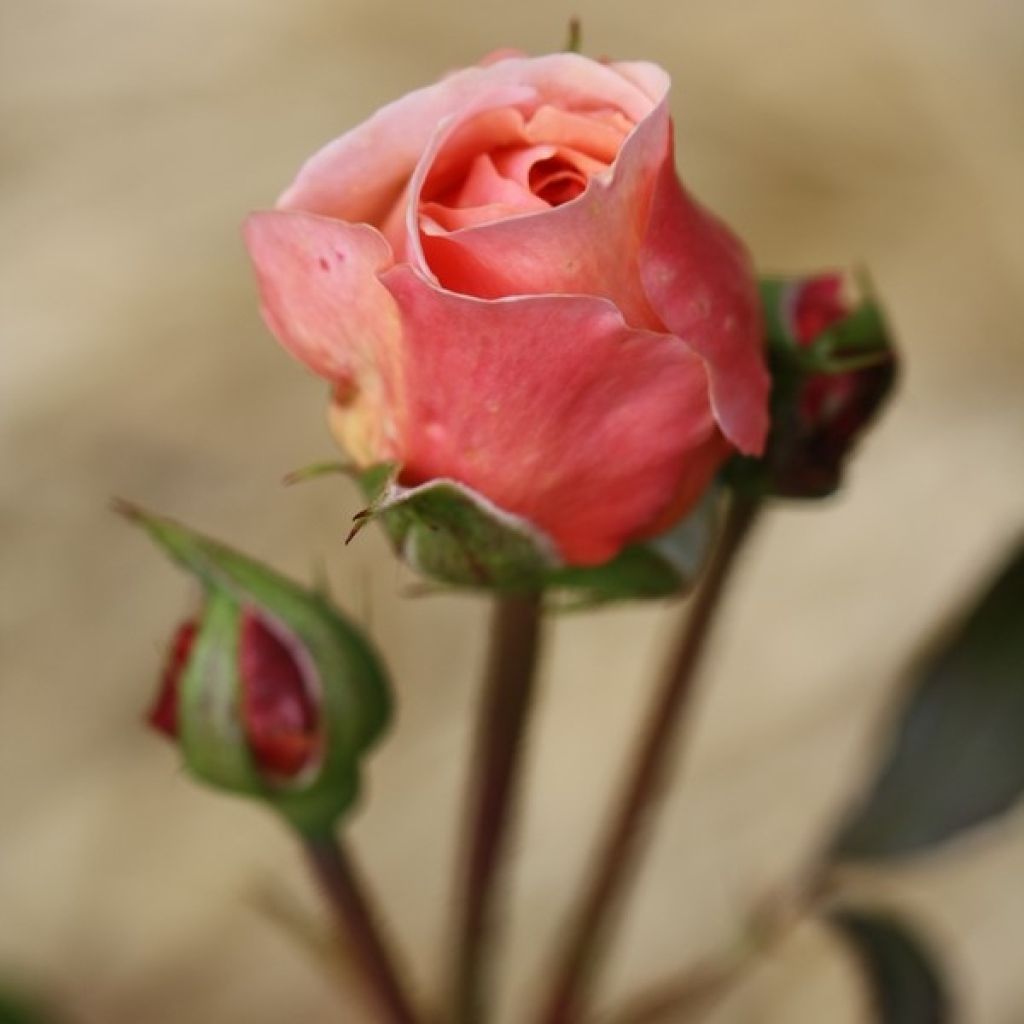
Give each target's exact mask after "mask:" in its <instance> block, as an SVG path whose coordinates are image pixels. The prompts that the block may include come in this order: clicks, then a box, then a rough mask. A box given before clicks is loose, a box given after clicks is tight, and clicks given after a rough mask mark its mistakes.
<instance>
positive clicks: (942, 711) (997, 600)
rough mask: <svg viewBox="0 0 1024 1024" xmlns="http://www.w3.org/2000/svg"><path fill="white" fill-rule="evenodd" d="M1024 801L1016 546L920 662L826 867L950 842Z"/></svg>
mask: <svg viewBox="0 0 1024 1024" xmlns="http://www.w3.org/2000/svg"><path fill="white" fill-rule="evenodd" d="M1022 792H1024V543H1022V544H1020V545H1019V546H1018V547H1017V549H1016V551H1015V552H1014V554H1013V555H1012V557H1011V558H1010V560H1009V562H1008V563H1007V564H1006V566H1005V567H1004V569H1003V570H1002V572H1000V573H999V575H998V576H997V578H996V579H995V581H994V582H993V583H992V584H991V585H990V586H989V588H988V589H987V590H986V592H985V593H984V594H983V595H982V597H981V599H980V600H979V601H978V602H977V603H976V604H975V605H974V607H973V610H972V611H971V612H970V613H969V614H968V615H967V616H966V618H965V619H964V620H963V621H962V622H961V624H960V625H959V626H958V627H957V628H956V629H954V630H953V632H952V633H951V634H948V635H947V637H946V638H945V639H944V640H943V641H942V642H941V643H940V645H939V646H938V648H937V649H936V650H934V651H933V652H932V653H931V654H930V655H929V656H926V657H925V658H924V659H923V661H922V663H921V666H920V668H919V670H918V672H917V673H916V678H915V682H914V685H913V687H912V689H911V691H910V693H909V695H908V697H907V699H906V700H905V701H904V703H903V706H902V707H901V708H900V710H899V712H898V714H897V716H896V722H895V724H894V726H893V728H892V730H891V733H890V735H889V737H888V739H887V741H886V743H885V754H884V757H883V759H882V767H881V770H880V772H879V773H878V776H877V778H876V779H875V781H874V782H873V783H872V785H871V786H870V787H869V789H868V792H867V796H866V797H865V799H864V800H863V802H862V803H861V804H860V806H859V807H858V808H856V809H855V811H854V813H853V814H852V815H851V816H850V818H849V819H848V820H847V821H846V823H845V824H844V825H843V827H842V828H841V829H840V831H839V835H838V838H837V839H836V841H835V843H834V845H833V848H832V856H833V859H837V860H875V859H879V858H885V857H892V856H898V855H901V854H908V853H914V852H916V851H919V850H924V849H927V848H928V847H930V846H933V845H934V844H936V843H941V842H944V841H945V840H948V839H951V838H953V837H954V836H956V835H957V834H958V833H960V832H962V831H963V830H965V829H969V828H971V827H973V826H975V825H979V824H981V823H983V822H986V821H988V820H990V819H992V818H994V817H995V816H997V815H999V814H1002V813H1003V812H1004V811H1006V810H1008V809H1009V808H1011V807H1012V806H1013V805H1014V804H1015V803H1016V802H1017V801H1018V800H1019V799H1020V796H1021V794H1022Z"/></svg>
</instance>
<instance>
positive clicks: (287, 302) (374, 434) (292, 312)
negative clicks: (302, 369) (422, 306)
mask: <svg viewBox="0 0 1024 1024" xmlns="http://www.w3.org/2000/svg"><path fill="white" fill-rule="evenodd" d="M245 240H246V244H247V245H248V247H249V255H250V256H251V258H252V261H253V265H254V266H255V268H256V277H257V280H258V282H259V287H260V296H261V299H262V312H263V317H264V319H265V320H266V322H267V326H268V327H269V328H270V329H271V331H273V333H274V334H275V335H276V336H277V338H278V340H279V341H280V342H281V344H282V345H284V347H285V348H286V349H288V351H289V352H291V353H292V355H294V356H296V357H297V358H299V359H300V360H302V362H304V363H305V364H306V365H307V366H308V367H310V369H312V370H313V371H315V372H316V373H318V374H320V376H322V377H325V378H327V380H329V381H331V383H332V384H334V385H335V388H336V408H338V409H340V410H341V416H340V422H341V433H342V435H343V438H344V443H345V447H346V449H347V450H348V452H349V454H350V455H351V456H352V457H353V458H354V459H356V461H358V462H359V463H361V464H369V463H372V462H377V461H382V460H387V459H390V458H392V457H393V456H394V454H395V441H396V437H397V433H398V426H397V424H396V423H395V421H394V416H395V414H396V413H395V411H396V410H397V409H399V408H400V399H399V393H400V388H401V362H400V351H399V350H400V346H401V338H402V331H401V324H400V322H399V318H398V310H397V308H396V307H395V303H394V300H393V299H392V298H391V295H390V293H389V292H388V290H387V289H386V288H385V287H384V286H383V285H382V284H381V283H380V280H379V279H378V277H377V274H378V272H379V271H381V270H383V269H385V268H386V267H387V266H389V265H390V263H391V252H390V250H389V248H388V244H387V242H385V241H384V239H383V238H381V236H380V235H379V234H378V233H377V232H376V231H375V230H373V228H369V227H366V226H365V225H362V224H343V223H341V222H340V221H333V220H327V219H325V218H323V217H314V216H312V215H310V214H305V213H255V214H252V215H251V216H250V217H249V219H248V220H247V221H246V225H245Z"/></svg>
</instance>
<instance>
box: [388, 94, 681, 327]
mask: <svg viewBox="0 0 1024 1024" xmlns="http://www.w3.org/2000/svg"><path fill="white" fill-rule="evenodd" d="M669 141H670V131H669V120H668V109H667V105H666V102H665V100H664V99H663V100H662V102H661V103H659V104H658V106H657V107H655V109H654V110H653V111H651V112H650V114H649V116H648V117H646V118H645V119H644V120H643V121H642V122H641V123H640V124H639V125H638V126H637V127H636V129H635V130H634V131H633V133H632V134H631V135H630V136H629V138H628V139H627V140H626V142H625V143H624V144H623V146H622V149H621V150H620V151H619V155H618V157H617V158H616V160H615V163H614V165H613V166H612V169H611V171H610V172H605V174H602V175H598V176H596V177H593V178H591V179H590V181H589V183H588V187H587V189H586V191H585V192H584V193H583V194H582V195H580V196H579V197H578V198H576V199H574V200H573V201H571V202H567V203H564V204H563V205H561V206H558V207H556V208H553V209H549V210H546V211H544V212H542V213H535V214H528V215H525V216H521V217H516V218H513V219H511V220H504V221H497V222H494V223H488V224H483V225H479V226H476V227H470V228H464V229H462V230H459V231H455V232H451V233H449V234H446V235H440V236H426V237H423V238H421V239H413V238H412V237H411V236H410V238H409V247H408V248H409V258H410V259H411V260H414V261H415V259H416V256H417V253H416V249H417V245H418V246H420V247H421V251H422V254H423V256H422V258H423V260H424V269H429V272H432V273H433V274H435V275H436V276H437V279H438V280H439V281H440V282H441V284H442V285H444V286H445V287H446V288H449V289H451V290H453V291H458V292H462V293H464V294H467V295H475V296H478V297H481V298H500V297H503V296H507V295H531V294H532V295H537V294H562V295H596V296H602V297H604V298H608V299H611V300H612V302H614V303H615V305H616V306H618V308H619V309H620V310H621V311H622V313H623V315H624V316H625V317H626V321H627V323H629V324H630V325H631V326H634V327H646V328H648V329H651V330H661V329H662V326H663V325H662V323H661V321H660V320H659V318H658V317H657V315H656V314H655V313H654V311H653V310H652V308H651V306H650V303H649V301H648V299H647V295H646V293H645V291H644V288H643V283H642V280H641V276H640V270H639V264H638V260H639V252H640V243H641V241H642V239H643V236H644V233H645V231H646V229H647V222H648V218H649V212H650V206H651V197H652V195H653V191H654V186H655V182H656V180H657V175H658V171H659V168H661V167H662V166H663V165H664V164H665V163H666V161H668V160H669V157H670V154H669V150H668V146H669ZM441 144H443V143H438V145H441ZM429 159H430V154H429V152H428V155H427V156H426V157H425V158H424V162H426V161H427V160H429ZM416 184H417V179H416V178H414V179H413V182H412V185H411V195H410V202H411V203H415V202H416Z"/></svg>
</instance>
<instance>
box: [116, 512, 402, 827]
mask: <svg viewBox="0 0 1024 1024" xmlns="http://www.w3.org/2000/svg"><path fill="white" fill-rule="evenodd" d="M122 511H124V512H125V513H126V514H127V515H128V516H129V517H130V518H132V519H134V520H136V521H138V522H139V523H141V524H142V525H143V526H144V527H145V528H146V530H147V531H148V532H149V534H150V536H152V537H153V539H154V540H155V541H156V542H157V543H158V544H159V545H160V546H161V547H163V548H164V550H165V551H167V552H168V553H169V554H170V555H171V556H172V557H173V558H174V559H175V560H177V561H178V562H180V563H181V564H182V565H183V566H184V567H185V568H186V569H187V570H189V571H190V572H191V573H192V574H193V575H194V576H196V577H197V578H198V579H199V581H200V582H201V584H202V587H203V601H202V605H201V609H200V612H199V614H198V615H197V616H196V617H195V619H192V620H189V621H188V622H186V623H184V624H183V625H182V626H180V627H179V629H178V630H177V632H176V633H175V635H174V638H173V640H172V642H171V645H170V650H169V652H168V656H167V662H166V665H165V668H164V673H163V678H162V681H161V686H160V691H159V694H158V696H157V699H156V701H155V703H154V704H153V707H152V708H151V710H150V713H149V722H150V724H151V725H152V726H153V727H154V728H156V729H158V730H159V731H160V732H162V733H164V734H166V735H167V736H169V737H171V738H173V739H174V740H175V741H176V742H177V743H178V745H179V746H180V747H181V750H182V753H183V755H184V758H185V763H186V765H187V766H188V768H189V770H190V771H191V772H192V773H193V774H194V775H195V776H196V777H198V778H199V779H201V780H202V781H204V782H206V783H209V784H210V785H213V786H216V787H218V788H221V789H228V790H232V791H234V792H238V793H242V794H246V795H249V796H253V797H256V798H259V799H261V800H263V801H265V802H266V803H268V804H270V805H271V806H273V807H274V808H275V809H276V810H278V811H279V812H280V813H282V814H284V815H285V816H286V817H287V818H288V819H289V820H290V821H291V822H292V823H293V824H294V825H295V826H296V827H298V828H299V829H301V830H302V831H304V832H307V833H317V832H323V831H325V830H327V829H330V828H331V827H332V826H333V825H334V823H335V822H336V821H337V819H338V818H339V817H340V815H342V814H343V813H344V812H345V811H346V810H348V808H349V807H350V806H351V804H352V802H353V800H354V799H355V797H356V795H357V791H358V781H359V768H360V762H361V759H362V756H363V754H364V753H365V752H366V751H367V749H368V748H369V747H370V745H371V744H372V743H373V742H374V741H375V740H376V739H377V738H378V737H379V735H380V733H381V732H382V731H383V728H384V726H385V725H386V723H387V719H388V716H389V710H390V698H389V694H388V687H387V680H386V677H385V674H384V670H383V668H382V667H381V665H380V662H379V660H378V658H377V656H376V654H375V653H374V651H373V649H372V647H371V646H370V644H369V643H368V642H367V640H366V639H365V638H364V637H363V635H362V634H361V632H360V631H359V630H358V629H357V628H356V627H355V626H354V625H353V624H352V623H351V622H349V621H348V620H347V619H346V618H345V617H344V616H343V615H342V613H341V612H340V611H339V610H338V609H337V608H335V607H334V606H333V605H332V604H331V603H330V602H329V601H328V600H327V599H326V598H325V597H324V596H323V595H322V594H320V593H317V592H315V591H312V590H307V589H305V588H303V587H300V586H298V585H297V584H295V583H293V582H291V581H290V580H288V579H286V578H285V577H283V576H280V575H279V574H278V573H276V572H274V571H273V570H271V569H269V568H267V567H266V566H263V565H260V564H259V563H258V562H255V561H252V560H251V559H249V558H247V557H245V556H244V555H241V554H239V553H238V552H235V551H232V550H231V549H230V548H227V547H224V546H223V545H221V544H218V543H216V542H215V541H212V540H209V539H208V538H205V537H203V536H201V535H199V534H197V533H194V532H193V531H191V530H189V529H187V528H186V527H184V526H181V525H179V524H177V523H174V522H172V521H170V520H167V519H162V518H160V517H157V516H153V515H150V514H148V513H145V512H142V511H141V510H139V509H137V508H134V507H131V506H123V507H122Z"/></svg>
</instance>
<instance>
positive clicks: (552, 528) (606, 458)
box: [246, 53, 769, 565]
mask: <svg viewBox="0 0 1024 1024" xmlns="http://www.w3.org/2000/svg"><path fill="white" fill-rule="evenodd" d="M668 88H669V79H668V75H667V74H666V73H665V72H664V71H662V70H661V69H660V68H658V67H656V66H654V65H652V64H645V63H615V64H603V63H598V62H596V61H593V60H588V59H586V58H584V57H580V56H576V55H574V54H556V55H552V56H546V57H537V58H527V57H523V56H520V55H509V54H507V53H503V54H499V55H496V56H495V57H493V58H491V59H490V60H489V61H486V62H485V63H484V64H483V65H481V66H478V67H471V68H467V69H465V70H463V71H459V72H456V73H454V74H452V75H449V76H448V77H446V78H444V79H443V80H442V81H440V82H438V83H437V84H435V85H432V86H429V87H427V88H425V89H420V90H418V91H416V92H413V93H410V94H409V95H407V96H405V97H403V98H402V99H400V100H398V101H396V102H395V103H392V104H390V105H388V106H386V107H384V108H383V109H382V110H380V111H378V112H377V113H376V114H374V116H373V117H371V118H370V119H369V120H368V121H366V122H365V123H364V124H362V125H360V126H359V127H357V128H355V129H353V130H352V131H350V132H348V133H346V134H345V135H342V136H341V137H340V138H338V139H336V140H335V141H333V142H331V143H330V144H328V145H327V146H325V147H324V148H323V149H322V150H320V152H319V153H317V154H315V155H314V156H313V157H312V158H311V159H310V160H309V161H308V162H307V163H306V164H305V166H304V167H303V168H302V169H301V170H300V172H299V174H298V177H297V178H296V180H295V181H294V182H293V184H292V185H291V187H290V188H288V190H287V191H286V192H285V193H284V195H283V196H282V197H281V199H280V201H279V202H278V209H277V210H276V211H274V212H266V213H257V214H254V215H253V216H252V217H250V218H249V221H248V223H247V225H246V239H247V244H248V247H249V251H250V254H251V256H252V259H253V262H254V264H255V267H256V273H257V276H258V279H259V285H260V291H261V295H262V303H263V313H264V316H265V319H266V321H267V323H268V325H269V326H270V328H271V330H272V331H273V332H274V334H276V335H277V337H278V338H279V340H280V341H281V343H282V344H283V345H284V346H285V347H286V348H287V349H288V350H289V351H290V352H292V353H293V354H294V355H295V356H297V357H298V358H299V359H301V360H302V361H303V362H304V363H305V364H306V365H307V366H309V367H310V368H311V369H312V370H314V371H315V372H316V373H318V374H320V375H321V376H322V377H324V378H325V379H326V380H328V381H329V382H330V383H331V386H332V390H333V403H332V426H333V429H334V430H335V432H336V435H337V437H338V438H339V440H340V442H341V444H342V445H343V447H344V448H345V449H346V450H347V451H348V452H349V454H350V455H351V457H352V458H353V459H354V460H355V462H356V463H357V464H358V465H360V466H369V465H372V464H375V463H381V462H395V463H397V464H399V465H400V466H401V475H400V481H401V482H402V483H403V484H406V485H409V486H412V485H416V484H420V483H424V482H427V481H430V480H434V479H438V478H445V479H451V480H455V481H458V482H459V483H461V484H463V485H465V486H467V487H469V488H471V489H472V490H474V491H476V492H478V493H479V494H481V495H483V496H484V497H485V498H487V499H488V500H489V501H491V502H492V503H494V504H495V505H497V506H498V507H499V508H501V509H502V510H504V511H505V512H507V513H511V514H512V515H515V516H518V517H520V518H521V519H523V520H525V521H526V522H528V523H529V524H530V525H531V526H532V527H533V528H534V529H537V530H540V531H542V532H543V533H544V534H545V535H546V536H547V537H548V538H549V539H550V540H551V541H552V542H553V544H554V545H555V547H556V548H557V550H558V551H559V553H560V554H561V556H562V557H563V558H564V559H565V561H566V562H568V563H569V564H576V565H594V564H599V563H601V562H604V561H606V560H608V559H609V558H611V557H613V556H614V555H615V554H616V553H617V552H618V551H619V550H620V549H621V548H622V547H623V546H624V545H625V544H627V543H629V542H630V541H633V540H637V539H641V538H645V537H649V536H652V535H654V534H656V533H658V532H661V531H663V530H664V529H666V528H667V527H668V526H670V525H672V524H673V523H674V522H675V521H677V520H678V519H679V518H680V517H681V516H682V515H684V514H685V513H686V512H687V511H688V510H689V509H690V508H691V507H692V505H693V504H694V503H695V502H696V500H697V499H698V498H699V497H700V495H701V494H702V492H703V491H704V490H705V489H706V487H707V485H708V483H709V482H710V480H711V478H712V477H713V476H714V474H715V473H716V471H717V470H718V468H719V467H720V465H721V463H722V462H723V460H724V459H725V458H726V457H727V456H728V455H729V454H730V453H731V452H732V451H733V450H739V451H741V452H744V453H746V454H758V453H760V452H761V450H762V447H763V444H764V440H765V434H766V431H767V426H768V412H767V395H768V386H769V382H768V376H767V373H766V370H765V367H764V361H763V356H762V351H761V349H762V329H761V319H760V311H759V305H758V300H757V292H756V287H755V282H754V279H753V276H752V272H751V269H750V266H749V263H748V259H747V256H746V253H745V252H744V250H743V248H742V246H741V245H740V244H739V242H737V240H736V239H735V238H734V237H733V236H732V235H731V234H730V233H729V232H728V230H727V229H726V228H725V227H724V226H723V225H722V224H721V223H719V222H718V221H717V220H716V219H715V218H713V217H712V216H711V215H710V214H708V213H707V212H706V211H705V210H703V209H702V208H701V207H700V206H698V205H697V204H696V203H695V202H694V200H693V199H692V198H691V197H690V196H689V195H688V194H687V193H686V192H685V191H684V190H683V188H682V186H681V185H680V183H679V181H678V179H677V177H676V173H675V168H674V161H673V151H672V125H671V121H670V119H669V113H668V101H667V95H668Z"/></svg>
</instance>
